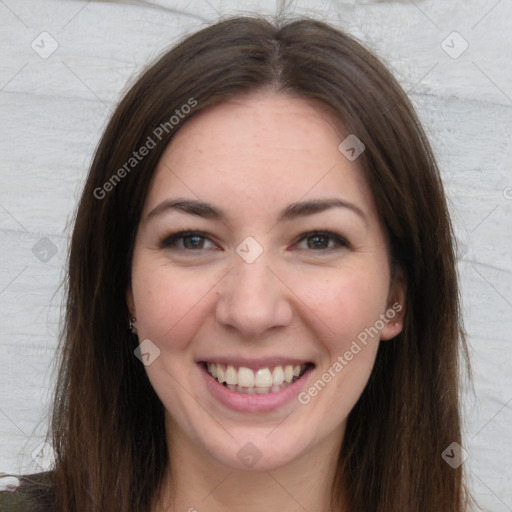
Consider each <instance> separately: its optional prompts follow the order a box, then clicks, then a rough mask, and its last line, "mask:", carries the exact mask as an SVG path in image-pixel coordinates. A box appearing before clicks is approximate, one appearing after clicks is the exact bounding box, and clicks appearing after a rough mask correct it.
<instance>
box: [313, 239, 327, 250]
mask: <svg viewBox="0 0 512 512" xmlns="http://www.w3.org/2000/svg"><path fill="white" fill-rule="evenodd" d="M312 239H313V240H315V242H314V243H313V245H314V247H316V248H318V247H324V246H325V237H324V236H314V237H312ZM322 239H323V240H324V243H322V242H320V244H317V243H316V241H318V240H320V241H321V240H322Z"/></svg>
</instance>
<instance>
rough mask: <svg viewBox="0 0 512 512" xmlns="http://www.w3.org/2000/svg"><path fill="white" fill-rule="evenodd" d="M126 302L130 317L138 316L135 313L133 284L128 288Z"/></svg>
mask: <svg viewBox="0 0 512 512" xmlns="http://www.w3.org/2000/svg"><path fill="white" fill-rule="evenodd" d="M126 304H127V306H128V311H129V314H130V318H134V317H135V318H136V317H137V315H136V314H135V313H136V311H135V301H134V300H133V292H132V287H131V286H129V287H128V289H127V290H126Z"/></svg>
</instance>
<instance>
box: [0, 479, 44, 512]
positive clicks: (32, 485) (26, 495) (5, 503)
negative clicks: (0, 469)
mask: <svg viewBox="0 0 512 512" xmlns="http://www.w3.org/2000/svg"><path fill="white" fill-rule="evenodd" d="M1 489H6V490H1ZM51 490H52V472H51V471H46V472H44V473H34V474H31V475H13V474H10V473H0V512H54V511H53V510H52V509H51Z"/></svg>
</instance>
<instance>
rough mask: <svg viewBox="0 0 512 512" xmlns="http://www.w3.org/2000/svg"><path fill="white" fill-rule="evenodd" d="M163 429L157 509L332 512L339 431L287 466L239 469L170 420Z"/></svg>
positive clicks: (207, 511) (206, 511) (211, 511)
mask: <svg viewBox="0 0 512 512" xmlns="http://www.w3.org/2000/svg"><path fill="white" fill-rule="evenodd" d="M171 425H172V427H171ZM166 429H167V438H168V447H169V461H170V463H169V466H168V471H167V474H166V477H165V479H164V488H163V495H162V502H160V505H159V506H158V507H155V508H154V509H153V510H154V511H155V512H163V511H166V512H169V511H170V510H172V511H173V512H178V511H188V512H231V511H233V512H234V511H239V510H244V512H260V511H261V510H279V511H280V512H292V511H294V512H295V511H297V510H307V511H308V512H330V498H331V486H332V482H333V479H334V476H335V470H336V464H337V458H338V452H339V449H340V446H341V439H342V437H343V431H342V430H338V431H335V432H333V434H332V435H331V436H330V437H329V438H327V439H325V440H323V441H322V442H321V443H320V444H317V445H315V446H313V447H311V449H310V450H309V451H308V452H306V453H303V454H301V455H300V456H299V457H298V458H296V459H294V460H293V461H291V462H290V463H289V464H287V465H286V466H283V467H280V468H277V469H271V470H268V471H266V470H260V471H255V470H246V471H242V470H236V469H232V468H230V467H228V466H226V465H224V464H221V463H219V462H218V461H216V460H215V459H214V458H213V457H212V456H211V455H210V454H209V453H207V452H206V451H204V450H202V449H201V447H199V446H198V445H197V444H196V443H194V442H193V441H192V440H191V439H190V438H189V437H188V436H187V435H186V434H185V433H184V432H183V431H182V430H181V429H180V428H179V427H178V426H177V425H176V424H175V423H174V422H169V421H167V422H166ZM343 430H344V429H343ZM162 503H164V504H165V506H162Z"/></svg>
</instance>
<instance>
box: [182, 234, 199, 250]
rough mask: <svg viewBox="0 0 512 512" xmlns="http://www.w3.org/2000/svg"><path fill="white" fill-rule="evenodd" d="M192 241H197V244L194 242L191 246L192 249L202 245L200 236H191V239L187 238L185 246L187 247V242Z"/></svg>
mask: <svg viewBox="0 0 512 512" xmlns="http://www.w3.org/2000/svg"><path fill="white" fill-rule="evenodd" d="M191 240H195V242H192V243H190V244H189V245H190V246H191V247H192V248H194V247H198V246H199V245H201V237H200V236H189V237H187V238H185V245H187V243H186V241H189V242H190V241H191ZM189 248H190V247H189Z"/></svg>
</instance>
